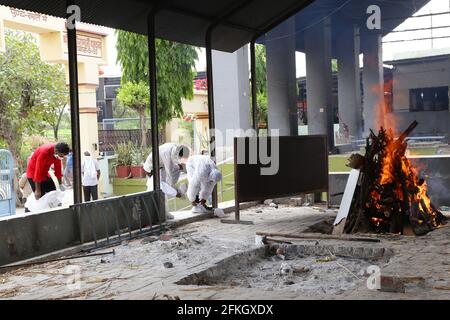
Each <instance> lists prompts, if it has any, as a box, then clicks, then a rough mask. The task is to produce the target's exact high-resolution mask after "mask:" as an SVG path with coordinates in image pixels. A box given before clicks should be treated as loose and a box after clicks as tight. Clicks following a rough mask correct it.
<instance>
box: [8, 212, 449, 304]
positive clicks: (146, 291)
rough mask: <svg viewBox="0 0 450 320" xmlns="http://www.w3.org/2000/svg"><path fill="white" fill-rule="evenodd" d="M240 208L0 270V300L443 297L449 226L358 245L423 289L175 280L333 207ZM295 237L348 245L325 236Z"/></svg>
mask: <svg viewBox="0 0 450 320" xmlns="http://www.w3.org/2000/svg"><path fill="white" fill-rule="evenodd" d="M241 214H242V217H241V219H242V220H252V221H253V222H254V224H253V225H235V224H223V223H221V222H220V220H219V219H209V220H204V221H199V222H194V223H191V224H188V225H185V226H182V227H179V228H176V229H174V230H172V231H171V232H170V233H171V234H172V236H173V237H172V238H171V239H169V240H168V241H161V240H157V239H154V238H152V237H149V238H144V239H138V240H133V241H130V242H128V243H124V244H122V245H120V246H117V247H115V248H114V249H115V255H105V256H103V257H87V258H82V259H72V260H69V261H60V262H54V263H47V264H43V265H37V266H32V267H27V268H22V269H18V270H14V271H11V272H8V273H4V274H0V299H164V298H167V296H170V297H174V296H177V297H179V298H180V299H321V298H326V299H355V298H356V299H364V298H370V299H427V298H430V299H431V298H432V299H444V298H445V299H449V298H450V291H449V290H448V288H450V226H446V227H444V228H441V229H439V230H436V231H434V232H433V233H431V234H429V235H426V236H424V237H395V238H393V239H389V238H388V237H386V238H385V237H383V240H382V242H381V243H379V244H374V245H371V244H364V245H367V246H374V247H376V246H378V247H380V246H382V247H386V248H392V249H393V250H394V251H395V255H394V257H393V258H392V259H391V260H390V261H389V263H388V264H387V265H385V266H383V270H382V273H383V274H387V275H401V276H421V277H424V278H426V280H427V284H426V286H425V287H423V288H422V287H420V288H413V289H411V290H407V292H406V293H386V292H378V291H373V290H369V289H367V286H366V283H365V281H361V283H359V285H358V286H356V287H355V288H354V289H352V290H348V291H345V292H344V293H342V294H340V295H326V294H323V293H319V292H318V293H317V294H308V295H306V294H302V293H298V292H294V291H290V290H289V289H283V290H261V289H255V288H243V287H237V286H233V285H225V284H220V285H219V284H218V285H211V286H195V285H177V284H175V282H177V281H179V280H180V279H182V278H184V277H186V276H188V275H190V274H193V273H198V272H201V271H203V270H205V269H206V268H209V267H211V266H214V265H216V263H217V262H219V261H221V260H223V259H225V258H228V257H230V256H233V255H235V254H237V253H239V252H244V251H246V250H251V249H254V248H255V232H256V231H267V232H283V233H299V232H301V231H304V230H305V229H306V228H307V227H308V226H310V225H312V224H314V223H317V222H320V221H322V220H324V219H326V218H331V217H333V216H335V214H336V213H335V212H334V211H327V212H324V210H317V209H314V208H310V207H286V206H280V208H279V209H275V208H271V207H267V206H259V207H254V208H251V209H247V210H243V211H242V212H241ZM301 243H308V244H310V245H311V244H313V245H314V244H316V245H317V244H333V245H348V244H349V242H344V241H332V240H319V241H303V242H301ZM110 250H111V249H104V250H103V251H110ZM167 262H170V263H172V264H173V267H172V268H166V267H165V266H164V263H167ZM166 265H167V264H166ZM78 271H79V273H77V274H79V275H80V278H79V280H80V281H79V285H80V286H79V287H76V286H71V285H70V284H71V283H72V282H71V280H73V278H74V276H73V274H74V272H75V273H76V272H78ZM342 272H346V271H345V270H342ZM75 277H76V276H75ZM68 283H69V286H68ZM446 288H447V289H446ZM165 295H167V296H166V297H165Z"/></svg>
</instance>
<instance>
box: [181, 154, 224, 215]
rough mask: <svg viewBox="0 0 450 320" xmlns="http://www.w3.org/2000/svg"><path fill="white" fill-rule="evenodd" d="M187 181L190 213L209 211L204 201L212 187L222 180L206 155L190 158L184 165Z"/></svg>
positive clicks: (209, 194) (212, 162)
mask: <svg viewBox="0 0 450 320" xmlns="http://www.w3.org/2000/svg"><path fill="white" fill-rule="evenodd" d="M186 171H187V178H188V181H189V186H188V191H187V197H188V199H189V201H191V203H192V212H194V213H205V212H208V211H210V210H211V209H209V208H208V207H206V201H207V199H209V198H210V197H211V195H212V192H213V189H214V186H215V185H216V184H217V183H218V182H219V181H220V180H222V174H221V172H220V171H219V169H218V168H217V166H216V164H215V163H214V161H213V160H212V159H211V158H210V157H209V156H206V155H195V156H191V157H190V158H189V160H188V161H187V163H186Z"/></svg>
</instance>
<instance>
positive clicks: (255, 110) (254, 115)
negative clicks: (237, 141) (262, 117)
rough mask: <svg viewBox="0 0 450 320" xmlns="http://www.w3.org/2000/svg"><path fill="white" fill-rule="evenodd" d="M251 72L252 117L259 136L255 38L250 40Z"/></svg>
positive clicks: (254, 128)
mask: <svg viewBox="0 0 450 320" xmlns="http://www.w3.org/2000/svg"><path fill="white" fill-rule="evenodd" d="M250 74H251V81H252V119H253V130H255V133H256V136H258V119H257V114H258V105H257V98H256V90H257V88H256V50H255V39H253V40H252V42H250Z"/></svg>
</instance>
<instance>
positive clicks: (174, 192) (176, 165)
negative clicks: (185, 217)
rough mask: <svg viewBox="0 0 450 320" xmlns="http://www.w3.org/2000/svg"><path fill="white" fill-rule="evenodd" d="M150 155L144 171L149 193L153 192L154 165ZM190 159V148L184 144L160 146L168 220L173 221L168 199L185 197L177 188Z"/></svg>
mask: <svg viewBox="0 0 450 320" xmlns="http://www.w3.org/2000/svg"><path fill="white" fill-rule="evenodd" d="M152 158H153V157H152V154H151V153H150V154H149V156H148V157H147V160H145V163H144V170H145V172H146V173H147V177H148V178H147V191H152V190H153V163H152ZM188 158H189V148H188V147H187V146H185V145H182V144H175V143H165V144H162V145H160V146H159V166H160V167H159V169H160V171H159V173H160V186H161V190H162V191H163V192H164V194H165V206H166V218H167V219H173V218H174V217H173V215H172V214H171V213H169V206H168V198H169V197H177V198H181V197H183V196H184V192H183V190H181V188H178V187H177V186H176V184H177V182H178V180H179V178H180V174H181V172H184V171H185V163H186V161H187V159H188Z"/></svg>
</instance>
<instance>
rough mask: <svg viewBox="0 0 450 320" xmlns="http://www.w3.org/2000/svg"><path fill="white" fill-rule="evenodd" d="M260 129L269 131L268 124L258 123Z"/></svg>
mask: <svg viewBox="0 0 450 320" xmlns="http://www.w3.org/2000/svg"><path fill="white" fill-rule="evenodd" d="M258 129H267V124H266V123H264V122H260V123H258Z"/></svg>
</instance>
